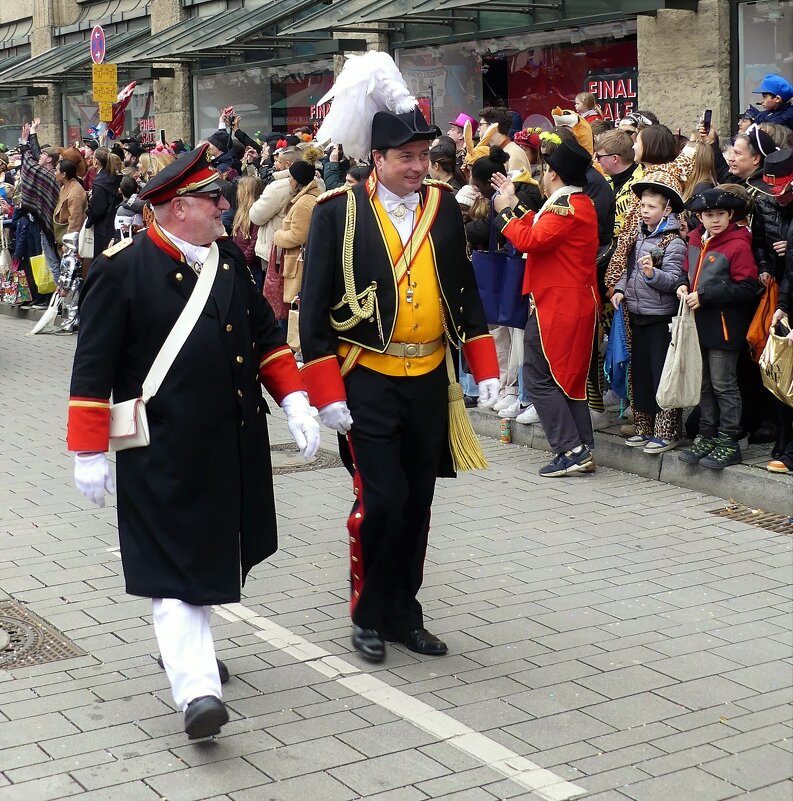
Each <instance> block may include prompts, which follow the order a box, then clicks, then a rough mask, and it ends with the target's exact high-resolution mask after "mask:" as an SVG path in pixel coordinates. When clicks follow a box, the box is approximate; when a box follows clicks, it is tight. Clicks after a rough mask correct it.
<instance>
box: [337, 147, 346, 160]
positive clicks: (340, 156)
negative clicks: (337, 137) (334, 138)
mask: <svg viewBox="0 0 793 801" xmlns="http://www.w3.org/2000/svg"><path fill="white" fill-rule="evenodd" d="M336 149H337V150H338V151H339V161H341V160H342V159H343V158H344V148H343V147H342V144H341V142H339V144H338V145H336Z"/></svg>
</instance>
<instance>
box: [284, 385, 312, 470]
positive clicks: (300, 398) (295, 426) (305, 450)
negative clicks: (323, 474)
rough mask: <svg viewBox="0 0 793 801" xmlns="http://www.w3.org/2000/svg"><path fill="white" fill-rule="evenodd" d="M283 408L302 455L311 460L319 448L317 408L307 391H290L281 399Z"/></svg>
mask: <svg viewBox="0 0 793 801" xmlns="http://www.w3.org/2000/svg"><path fill="white" fill-rule="evenodd" d="M281 408H282V409H283V410H284V412H285V413H286V424H287V425H288V426H289V431H290V433H291V434H292V437H293V438H294V440H295V444H296V445H297V447H298V450H299V451H300V455H301V456H302V457H303V458H304V459H305V460H306V461H307V462H308V461H311V459H313V458H314V457H315V456H316V455H317V451H318V450H319V438H320V435H319V423H318V422H317V421H316V420H315V419H314V415H315V414H316V413H317V410H316V409H315V408H314V407H313V406H311V404H309V402H308V395H306V393H305V392H290V393H289V394H288V395H287V396H286V397H285V398H284V399H283V400H282V401H281Z"/></svg>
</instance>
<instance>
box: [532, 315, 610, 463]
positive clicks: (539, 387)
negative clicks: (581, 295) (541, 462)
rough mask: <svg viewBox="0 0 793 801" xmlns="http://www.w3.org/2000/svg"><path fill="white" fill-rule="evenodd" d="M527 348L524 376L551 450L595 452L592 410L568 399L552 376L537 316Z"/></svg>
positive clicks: (577, 401)
mask: <svg viewBox="0 0 793 801" xmlns="http://www.w3.org/2000/svg"><path fill="white" fill-rule="evenodd" d="M523 344H524V349H523V359H524V365H525V370H524V373H523V375H524V377H525V379H526V384H527V387H528V390H529V396H530V397H531V399H532V402H533V403H534V408H535V409H536V411H537V415H538V416H539V418H540V424H541V425H542V430H543V431H544V432H545V436H546V437H547V439H548V443H549V444H550V446H551V450H552V451H553V452H554V453H557V454H559V453H564V452H565V451H569V450H572V449H573V448H577V447H578V446H579V445H581V444H584V445H586V446H587V448H589V449H590V450H591V449H592V448H593V447H594V445H595V435H594V434H593V432H592V418H591V417H590V416H589V406H588V405H587V402H586V401H585V400H571V399H570V398H568V397H567V395H565V394H564V392H562V390H561V388H560V387H559V385H558V384H557V383H556V381H555V380H554V377H553V375H551V368H550V367H549V366H548V360H547V359H546V358H545V354H544V353H543V350H542V343H541V341H540V329H539V328H538V326H537V315H536V314H530V315H529V321H528V323H526V332H525V334H524V339H523Z"/></svg>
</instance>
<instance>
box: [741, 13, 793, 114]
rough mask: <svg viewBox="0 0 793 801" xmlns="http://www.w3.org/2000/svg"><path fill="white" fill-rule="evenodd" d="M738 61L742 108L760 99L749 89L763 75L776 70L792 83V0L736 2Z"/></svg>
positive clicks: (753, 87) (756, 85) (755, 84)
mask: <svg viewBox="0 0 793 801" xmlns="http://www.w3.org/2000/svg"><path fill="white" fill-rule="evenodd" d="M738 65H739V67H738V68H739V82H740V89H739V102H740V110H741V111H743V109H745V108H746V107H747V106H748V105H749V104H750V103H752V104H754V103H756V102H757V101H758V100H759V99H760V95H755V94H752V90H753V89H756V88H757V87H758V86H759V85H760V81H761V80H762V79H763V76H764V75H768V73H770V72H772V73H776V74H777V75H782V76H784V77H785V78H787V80H788V81H790V82H791V83H793V0H787V2H780V0H770V1H769V2H761V3H741V5H739V6H738Z"/></svg>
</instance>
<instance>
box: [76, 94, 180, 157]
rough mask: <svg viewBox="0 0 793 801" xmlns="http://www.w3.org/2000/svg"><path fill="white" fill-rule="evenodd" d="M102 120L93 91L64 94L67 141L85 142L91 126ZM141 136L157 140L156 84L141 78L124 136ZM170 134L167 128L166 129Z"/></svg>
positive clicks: (127, 115) (126, 116)
mask: <svg viewBox="0 0 793 801" xmlns="http://www.w3.org/2000/svg"><path fill="white" fill-rule="evenodd" d="M98 124H99V107H98V106H97V104H96V103H95V102H94V101H93V99H92V97H91V91H90V90H89V91H86V92H79V93H72V92H68V91H67V92H66V93H64V96H63V126H64V131H65V135H66V136H65V140H64V141H66V142H69V143H73V142H81V141H82V139H83V137H85V136H88V129H89V128H91V127H93V126H96V125H98ZM139 135H140V136H141V139H142V141H144V142H146V141H150V142H154V141H155V138H156V132H155V131H154V91H153V89H152V84H151V83H150V82H148V81H141V82H140V83H138V85H137V86H136V87H135V91H134V93H133V95H132V100H131V101H130V103H129V105H128V106H127V108H126V111H125V118H124V129H123V132H122V137H123V138H127V137H131V136H139ZM166 136H167V131H166Z"/></svg>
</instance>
